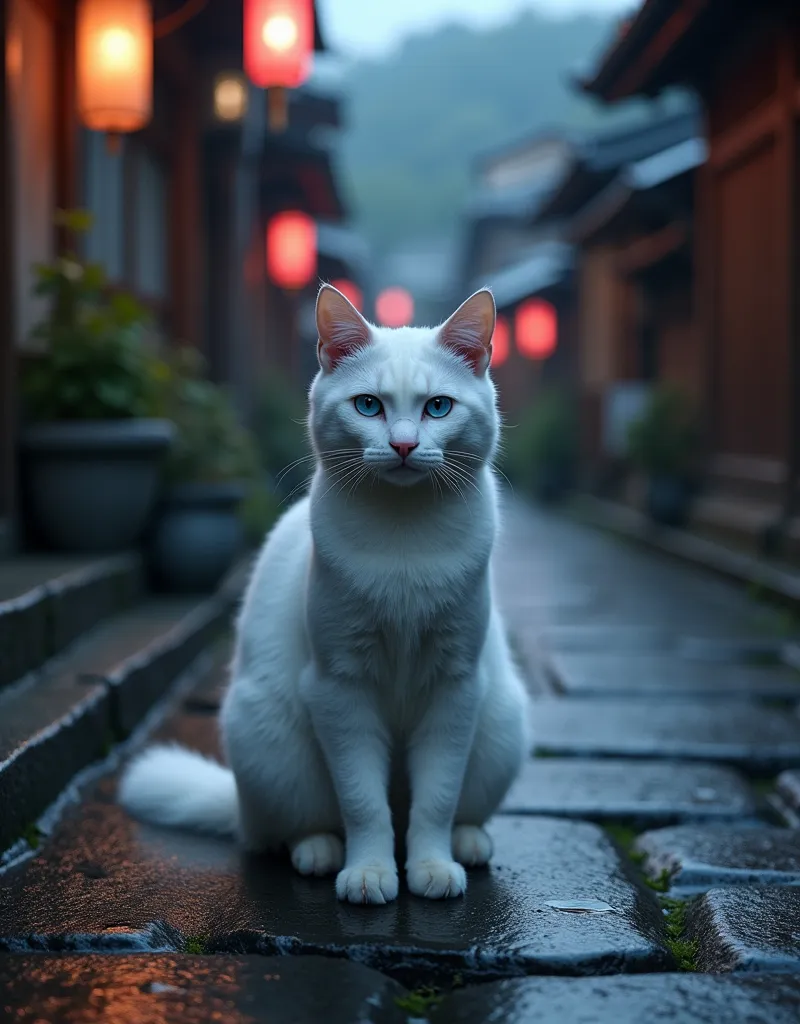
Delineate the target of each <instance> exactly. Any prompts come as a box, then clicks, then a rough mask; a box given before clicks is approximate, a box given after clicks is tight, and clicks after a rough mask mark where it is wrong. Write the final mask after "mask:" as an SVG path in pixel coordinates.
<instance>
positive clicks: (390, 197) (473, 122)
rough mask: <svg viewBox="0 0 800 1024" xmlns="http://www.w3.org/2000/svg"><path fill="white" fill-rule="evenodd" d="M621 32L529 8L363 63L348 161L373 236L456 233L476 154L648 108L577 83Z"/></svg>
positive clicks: (353, 81)
mask: <svg viewBox="0 0 800 1024" xmlns="http://www.w3.org/2000/svg"><path fill="white" fill-rule="evenodd" d="M613 31H614V24H613V22H612V21H610V20H608V19H602V18H597V17H576V18H571V19H566V20H565V19H561V20H550V19H547V18H543V17H541V16H538V15H536V14H534V13H531V12H526V13H524V14H522V15H521V16H520V17H519V18H517V19H516V20H515V21H513V22H510V23H508V24H506V25H503V26H501V27H499V28H497V29H494V30H492V31H489V32H483V33H481V32H477V31H473V30H470V29H467V28H464V27H460V26H453V27H449V28H446V29H441V30H440V31H437V32H435V33H433V34H429V35H423V36H416V37H412V38H410V39H409V40H407V41H406V42H405V43H404V44H403V46H402V47H401V48H399V49H398V50H396V51H395V52H394V53H393V54H392V55H391V56H390V57H387V58H386V59H384V60H382V61H381V62H376V61H369V62H368V61H361V62H356V63H354V64H353V65H352V66H351V67H350V68H349V70H348V72H347V75H346V78H345V90H346V96H347V99H346V108H345V109H346V118H347V126H346V128H345V131H344V133H343V138H342V141H341V150H340V161H341V162H340V167H341V174H342V180H343V184H344V186H345V189H346V194H347V196H348V199H349V202H350V206H351V209H352V210H353V212H354V213H355V214H356V217H357V220H358V222H359V224H360V225H361V227H362V228H363V229H364V231H365V232H366V233H367V235H368V236H369V238H370V239H371V241H372V242H373V243H375V244H377V245H378V246H379V247H380V248H381V249H385V248H391V247H393V246H394V245H396V244H398V243H402V242H403V241H405V240H407V239H409V238H412V237H418V236H420V235H430V234H438V233H446V232H448V231H449V230H450V229H451V228H452V227H453V225H454V223H455V220H456V218H457V216H458V213H459V210H460V209H461V207H462V204H463V200H464V197H465V193H466V188H467V181H468V173H469V165H470V162H471V160H472V159H473V157H474V156H475V155H476V154H477V153H480V152H482V151H484V150H486V149H487V148H492V147H493V146H497V145H502V144H504V143H506V142H509V141H513V140H515V139H517V138H519V137H521V136H523V135H525V134H526V133H531V132H534V131H536V130H537V129H540V128H544V127H551V126H558V125H562V124H563V125H567V126H570V127H573V128H581V127H586V128H589V127H591V126H601V125H603V124H609V125H611V124H612V123H619V122H620V120H621V119H625V118H631V117H633V116H638V115H639V114H640V113H641V108H640V107H637V108H635V109H634V110H631V109H630V108H628V109H627V110H618V111H615V112H614V113H613V114H611V115H609V114H607V113H604V112H603V111H602V109H601V108H599V107H598V106H597V105H596V104H594V103H592V102H591V101H590V100H588V99H586V98H584V97H582V96H579V95H577V94H576V93H575V91H574V90H572V89H571V88H570V86H569V78H570V76H571V75H572V74H574V73H575V72H576V70H577V69H578V68H579V67H581V66H583V67H586V66H587V65H588V64H589V62H590V61H591V59H592V58H593V57H594V56H596V55H597V53H598V51H600V50H602V48H603V46H604V45H606V44H607V42H608V40H609V38H610V36H611V34H612V33H613Z"/></svg>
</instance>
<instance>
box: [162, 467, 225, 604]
mask: <svg viewBox="0 0 800 1024" xmlns="http://www.w3.org/2000/svg"><path fill="white" fill-rule="evenodd" d="M244 497H245V488H244V485H243V484H240V483H237V482H227V483H217V484H201V483H187V484H179V485H176V486H174V487H171V488H170V489H169V491H167V493H166V495H165V499H164V504H163V507H162V509H161V514H160V515H159V518H158V521H157V523H156V526H155V529H154V531H153V538H152V547H151V560H152V567H153V571H154V573H155V576H156V580H157V582H158V584H159V586H160V587H161V588H162V589H163V590H168V591H170V592H172V593H207V592H209V591H211V590H213V589H214V588H215V587H216V586H217V584H218V583H219V582H220V581H221V580H222V578H223V576H224V575H225V573H226V572H227V571H228V570H229V569H230V568H231V567H232V566H233V564H234V562H235V561H236V558H237V557H238V556H239V554H241V552H242V549H243V546H244V534H243V530H242V525H241V522H240V520H239V506H240V505H241V503H242V501H243V499H244Z"/></svg>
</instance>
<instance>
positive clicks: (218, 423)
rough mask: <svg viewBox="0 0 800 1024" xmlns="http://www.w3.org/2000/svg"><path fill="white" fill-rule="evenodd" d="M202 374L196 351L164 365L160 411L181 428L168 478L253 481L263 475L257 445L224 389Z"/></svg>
mask: <svg viewBox="0 0 800 1024" xmlns="http://www.w3.org/2000/svg"><path fill="white" fill-rule="evenodd" d="M203 373H204V363H203V359H202V356H201V355H200V354H199V353H198V352H197V351H196V350H195V349H190V348H180V349H177V350H176V351H175V352H174V353H172V354H171V355H170V357H169V358H168V359H167V360H166V361H165V362H164V363H162V364H161V368H160V381H159V385H160V396H159V406H160V411H161V412H162V414H163V415H164V416H166V417H168V418H169V419H171V420H172V421H173V423H174V424H175V426H176V428H177V436H176V438H175V442H174V444H173V445H172V448H171V449H170V453H169V457H168V460H167V476H168V478H169V479H170V480H171V481H172V482H173V483H187V482H192V483H221V482H224V481H241V482H243V483H246V482H251V481H255V480H257V479H258V477H259V475H260V469H261V467H260V463H259V458H258V451H257V449H256V446H255V442H254V440H253V438H252V436H251V435H250V433H249V431H247V430H246V429H245V428H244V427H243V426H242V424H241V423H240V422H239V418H238V416H237V414H236V410H235V409H234V407H233V403H232V402H231V400H230V398H229V397H228V395H227V393H226V392H225V391H224V389H222V388H220V387H219V386H218V385H216V384H213V383H212V382H211V381H209V380H207V379H205V377H204V376H203Z"/></svg>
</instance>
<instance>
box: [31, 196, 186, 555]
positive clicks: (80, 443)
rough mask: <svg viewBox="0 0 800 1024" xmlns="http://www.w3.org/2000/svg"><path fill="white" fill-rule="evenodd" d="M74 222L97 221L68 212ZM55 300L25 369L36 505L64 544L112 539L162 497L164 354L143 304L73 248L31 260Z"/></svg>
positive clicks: (48, 533) (70, 225) (127, 538)
mask: <svg viewBox="0 0 800 1024" xmlns="http://www.w3.org/2000/svg"><path fill="white" fill-rule="evenodd" d="M58 221H59V224H60V225H61V226H63V227H66V228H67V229H69V230H70V231H71V232H73V233H76V232H80V231H86V230H88V228H89V227H90V225H91V219H90V216H89V215H88V214H85V213H83V212H82V211H70V212H62V213H61V214H60V215H59V218H58ZM34 271H35V275H36V282H35V286H34V291H35V293H36V294H37V295H40V296H43V297H44V298H46V299H47V300H48V312H47V315H46V316H45V317H44V319H43V320H42V321H41V322H40V323H39V324H38V325H37V326H36V328H35V329H34V331H33V338H34V339H35V340H36V341H38V342H39V344H40V347H41V352H40V353H39V354H38V355H36V356H34V357H33V358H31V359H30V360H29V361H28V362H27V363H26V365H25V367H24V369H23V372H22V380H21V384H22V395H23V403H24V411H25V415H26V420H27V423H26V426H25V428H24V429H23V431H22V434H21V449H22V456H23V468H24V471H25V477H26V488H27V495H28V500H29V502H30V511H31V513H32V516H33V518H34V521H35V524H36V526H37V528H38V532H39V534H40V535H41V538H42V540H43V541H44V542H45V543H46V544H48V545H49V546H51V547H53V548H55V549H58V550H62V551H111V550H118V549H120V548H125V547H128V546H129V545H131V544H133V543H135V542H136V541H137V540H138V538H139V537H140V536H141V534H142V532H143V530H144V528H145V526H146V524H147V521H148V517H149V516H150V514H151V512H152V510H153V508H154V506H155V503H156V501H157V497H158V486H159V475H160V464H161V461H162V457H163V455H164V454H165V452H166V451H167V449H168V447H169V445H170V442H171V440H172V436H173V433H174V428H173V426H172V424H171V423H170V422H169V421H168V420H165V419H160V418H156V417H154V415H153V412H154V408H155V405H154V397H155V394H156V383H157V373H158V365H159V363H158V360H157V358H156V357H155V354H154V352H153V351H151V349H150V348H149V347H148V345H147V344H146V339H145V330H146V328H147V326H148V320H149V317H148V314H147V311H146V310H145V309H144V308H143V307H142V306H141V305H140V304H139V303H138V302H136V300H135V299H134V298H133V297H132V296H130V295H128V294H125V293H123V292H118V291H117V292H114V291H112V290H111V289H110V288H109V286H108V282H107V280H106V275H105V273H104V271H103V268H102V266H100V265H99V264H97V263H89V262H84V261H83V260H81V259H80V258H79V257H78V256H77V255H76V254H75V253H72V252H67V253H65V254H63V255H61V256H59V257H58V258H56V259H55V260H53V261H52V262H51V263H44V264H39V265H37V266H36V267H35V268H34Z"/></svg>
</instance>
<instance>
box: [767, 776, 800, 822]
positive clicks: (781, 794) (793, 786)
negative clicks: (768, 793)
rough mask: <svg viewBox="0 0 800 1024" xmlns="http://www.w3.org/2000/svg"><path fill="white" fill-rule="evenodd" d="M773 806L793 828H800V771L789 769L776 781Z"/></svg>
mask: <svg viewBox="0 0 800 1024" xmlns="http://www.w3.org/2000/svg"><path fill="white" fill-rule="evenodd" d="M772 802H773V805H774V806H775V807H776V809H777V810H778V813H779V814H781V815H782V817H783V818H784V820H785V821H786V823H787V824H788V825H790V826H791V827H792V828H800V771H797V770H794V769H789V770H788V771H785V772H781V774H780V775H779V776H778V778H777V779H776V780H775V794H774V796H773V799H772Z"/></svg>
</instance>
